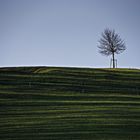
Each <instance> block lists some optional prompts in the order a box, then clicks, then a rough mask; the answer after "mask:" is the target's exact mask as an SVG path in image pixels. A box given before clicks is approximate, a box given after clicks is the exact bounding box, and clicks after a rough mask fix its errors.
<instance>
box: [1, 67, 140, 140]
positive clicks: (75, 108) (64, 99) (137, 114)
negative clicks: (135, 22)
mask: <svg viewBox="0 0 140 140" xmlns="http://www.w3.org/2000/svg"><path fill="white" fill-rule="evenodd" d="M0 140H140V70H129V69H115V70H113V69H86V68H57V67H26V68H25V67H24V68H23V67H17V68H1V69H0Z"/></svg>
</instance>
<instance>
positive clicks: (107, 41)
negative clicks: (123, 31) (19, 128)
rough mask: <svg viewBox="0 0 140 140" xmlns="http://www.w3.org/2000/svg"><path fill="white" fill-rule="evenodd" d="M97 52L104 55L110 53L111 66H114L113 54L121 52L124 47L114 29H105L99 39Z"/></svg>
mask: <svg viewBox="0 0 140 140" xmlns="http://www.w3.org/2000/svg"><path fill="white" fill-rule="evenodd" d="M99 43H100V45H98V48H99V52H100V53H101V54H103V55H105V56H109V55H112V60H113V68H115V54H120V53H122V52H123V51H124V50H125V49H126V46H125V43H124V41H123V40H122V39H121V38H120V36H119V35H118V34H117V33H115V30H110V29H108V28H107V29H105V30H104V32H103V33H102V37H101V39H100V40H99Z"/></svg>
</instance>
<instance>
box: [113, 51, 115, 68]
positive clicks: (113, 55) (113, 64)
mask: <svg viewBox="0 0 140 140" xmlns="http://www.w3.org/2000/svg"><path fill="white" fill-rule="evenodd" d="M112 57H113V68H115V58H114V52H113V54H112Z"/></svg>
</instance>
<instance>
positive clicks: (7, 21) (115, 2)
mask: <svg viewBox="0 0 140 140" xmlns="http://www.w3.org/2000/svg"><path fill="white" fill-rule="evenodd" d="M106 27H109V28H112V29H115V30H116V32H117V33H119V34H120V36H121V38H122V39H124V40H125V42H126V47H127V50H126V51H125V52H124V53H122V54H119V55H117V56H116V57H117V59H118V66H119V67H128V68H140V0H0V67H4V66H29V65H33V66H34V65H38V66H42V65H44V66H48V65H49V66H74V67H75V66H80V67H109V61H110V58H111V57H105V56H102V55H101V54H99V53H98V48H97V45H98V40H99V39H100V36H101V32H103V30H104V29H105V28H106Z"/></svg>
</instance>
